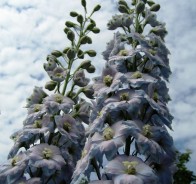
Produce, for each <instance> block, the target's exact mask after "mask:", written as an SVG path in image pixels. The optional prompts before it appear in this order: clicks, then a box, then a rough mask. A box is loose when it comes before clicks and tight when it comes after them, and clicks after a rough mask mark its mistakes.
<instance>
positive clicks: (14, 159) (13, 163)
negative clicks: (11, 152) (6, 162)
mask: <svg viewBox="0 0 196 184" xmlns="http://www.w3.org/2000/svg"><path fill="white" fill-rule="evenodd" d="M17 162H18V157H14V158H13V159H12V161H11V164H12V166H13V167H14V166H16V163H17Z"/></svg>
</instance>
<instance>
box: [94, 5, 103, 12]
mask: <svg viewBox="0 0 196 184" xmlns="http://www.w3.org/2000/svg"><path fill="white" fill-rule="evenodd" d="M100 9H101V5H99V4H98V5H97V6H95V8H94V10H93V12H96V11H99V10H100Z"/></svg>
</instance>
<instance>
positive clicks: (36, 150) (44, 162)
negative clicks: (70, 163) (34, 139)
mask: <svg viewBox="0 0 196 184" xmlns="http://www.w3.org/2000/svg"><path fill="white" fill-rule="evenodd" d="M29 152H30V153H29V166H30V167H33V169H32V170H35V169H41V170H42V172H43V175H44V176H48V177H49V176H51V175H53V174H54V173H55V172H56V170H57V171H60V170H61V168H62V167H63V166H64V165H66V162H65V160H64V159H63V157H62V155H61V152H60V149H59V148H58V147H57V146H53V145H48V144H46V143H43V144H39V145H35V146H33V147H31V148H30V149H29Z"/></svg>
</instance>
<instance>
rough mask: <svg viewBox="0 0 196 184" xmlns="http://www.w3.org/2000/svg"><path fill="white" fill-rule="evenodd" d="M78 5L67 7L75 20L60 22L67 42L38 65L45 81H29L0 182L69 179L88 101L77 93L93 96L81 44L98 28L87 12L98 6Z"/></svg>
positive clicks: (89, 68) (79, 150)
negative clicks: (23, 110) (23, 116)
mask: <svg viewBox="0 0 196 184" xmlns="http://www.w3.org/2000/svg"><path fill="white" fill-rule="evenodd" d="M81 6H82V8H83V10H84V11H83V14H80V13H79V12H75V11H72V12H70V16H71V17H73V18H75V19H76V21H75V22H72V21H66V22H65V29H64V32H65V35H66V37H67V39H68V44H70V45H68V46H67V47H66V48H65V49H63V50H62V51H60V50H54V51H52V52H51V53H50V54H49V55H48V56H47V58H46V63H44V70H45V71H46V72H47V74H48V76H49V78H50V81H48V82H46V84H45V89H43V88H42V87H35V88H34V90H33V94H32V95H31V96H30V97H29V98H28V99H27V105H26V108H27V110H28V115H27V117H26V119H25V120H24V126H23V128H22V129H20V130H18V131H17V132H15V133H13V135H12V136H11V139H13V140H14V142H15V143H14V146H13V147H12V148H11V150H10V152H9V154H8V159H9V160H8V163H7V164H4V165H0V183H4V184H16V183H28V184H31V183H32V184H33V183H34V184H35V183H37V184H38V183H40V184H46V183H47V184H56V183H67V184H68V183H70V181H71V177H72V174H73V171H74V167H75V165H76V162H77V161H78V160H79V158H80V157H81V154H82V149H83V147H84V144H85V139H86V137H85V129H84V125H83V123H89V114H90V111H91V107H92V106H91V104H90V103H89V102H87V101H86V100H84V99H83V98H82V97H81V95H80V94H81V93H84V95H86V97H87V98H90V99H92V98H94V97H93V96H92V94H93V88H89V87H87V85H88V83H89V82H90V79H88V78H86V77H85V73H86V72H87V73H94V72H95V67H94V66H93V65H92V63H91V60H89V58H90V57H95V56H96V51H94V50H92V49H89V50H85V49H87V48H88V46H85V47H83V45H86V44H92V39H91V34H92V33H94V34H97V33H99V31H100V30H99V28H98V27H96V22H95V21H94V20H93V14H94V13H95V12H96V11H98V10H99V9H100V8H101V6H100V5H97V6H95V7H94V8H93V10H92V11H91V12H90V13H87V3H86V1H85V0H81ZM86 56H88V57H86ZM87 59H88V60H87ZM73 64H74V65H73ZM73 66H74V67H73ZM47 91H48V92H47ZM89 101H90V100H89Z"/></svg>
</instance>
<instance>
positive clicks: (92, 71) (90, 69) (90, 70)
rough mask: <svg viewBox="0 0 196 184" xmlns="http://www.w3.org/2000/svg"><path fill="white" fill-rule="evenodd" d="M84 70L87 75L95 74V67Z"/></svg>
mask: <svg viewBox="0 0 196 184" xmlns="http://www.w3.org/2000/svg"><path fill="white" fill-rule="evenodd" d="M86 70H87V72H88V73H94V72H95V67H94V66H93V65H91V66H89V67H88V68H87V69H86Z"/></svg>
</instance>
